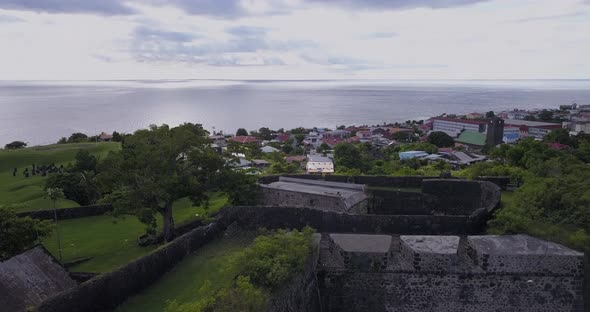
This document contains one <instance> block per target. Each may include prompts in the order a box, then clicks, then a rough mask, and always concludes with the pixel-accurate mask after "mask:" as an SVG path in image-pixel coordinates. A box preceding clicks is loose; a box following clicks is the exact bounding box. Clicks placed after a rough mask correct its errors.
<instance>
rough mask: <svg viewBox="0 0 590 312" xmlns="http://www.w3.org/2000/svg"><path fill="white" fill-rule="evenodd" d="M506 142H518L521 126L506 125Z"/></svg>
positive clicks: (504, 139) (504, 137)
mask: <svg viewBox="0 0 590 312" xmlns="http://www.w3.org/2000/svg"><path fill="white" fill-rule="evenodd" d="M502 140H503V141H504V143H508V144H511V143H516V142H517V141H518V140H520V128H518V127H511V126H508V127H504V136H503V137H502Z"/></svg>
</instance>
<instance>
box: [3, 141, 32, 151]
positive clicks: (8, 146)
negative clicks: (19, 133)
mask: <svg viewBox="0 0 590 312" xmlns="http://www.w3.org/2000/svg"><path fill="white" fill-rule="evenodd" d="M24 147H27V143H25V142H23V141H13V142H10V143H8V144H6V145H4V148H5V149H19V148H24Z"/></svg>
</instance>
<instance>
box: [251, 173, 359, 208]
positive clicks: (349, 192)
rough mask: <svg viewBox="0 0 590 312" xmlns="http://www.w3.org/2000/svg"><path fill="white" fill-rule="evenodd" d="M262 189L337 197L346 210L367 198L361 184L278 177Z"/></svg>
mask: <svg viewBox="0 0 590 312" xmlns="http://www.w3.org/2000/svg"><path fill="white" fill-rule="evenodd" d="M262 187H265V188H271V189H277V190H285V191H291V192H299V193H308V194H316V195H324V196H331V197H338V198H340V199H341V200H342V201H343V202H344V205H345V206H346V207H347V208H350V207H352V206H354V205H356V204H358V203H360V202H362V201H363V200H365V199H366V198H367V195H366V194H365V186H364V185H362V184H351V183H339V182H328V181H321V180H310V179H297V178H286V177H279V181H278V182H273V183H270V184H266V185H262Z"/></svg>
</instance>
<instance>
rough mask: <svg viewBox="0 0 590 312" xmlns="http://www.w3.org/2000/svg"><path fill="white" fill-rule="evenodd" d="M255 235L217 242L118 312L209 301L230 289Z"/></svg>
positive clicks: (137, 311)
mask: <svg viewBox="0 0 590 312" xmlns="http://www.w3.org/2000/svg"><path fill="white" fill-rule="evenodd" d="M254 237H255V235H254V234H253V233H252V234H247V235H244V233H240V234H239V235H236V236H234V237H231V238H229V237H223V238H221V239H218V240H215V241H213V242H211V243H209V244H207V245H205V246H203V247H202V248H200V249H199V250H197V251H196V252H194V253H193V254H191V255H189V256H187V257H186V258H185V259H184V260H183V261H182V262H180V263H179V264H177V265H176V266H175V267H174V268H173V269H172V270H171V271H170V272H168V273H166V274H165V275H164V276H163V277H162V278H161V279H159V280H158V281H157V282H156V283H154V284H153V285H151V286H150V287H149V288H147V289H146V290H144V291H143V292H142V293H140V294H139V295H137V296H134V297H131V298H129V299H128V300H127V301H126V302H125V303H123V304H122V305H121V306H119V307H118V308H117V309H116V310H115V311H117V312H140V311H141V312H145V311H154V312H155V311H158V312H160V311H164V310H165V308H166V306H167V304H168V302H170V301H173V300H176V302H177V303H179V304H185V303H191V302H195V301H198V300H199V299H201V298H204V297H209V296H211V295H212V294H213V293H215V291H216V290H218V289H220V288H222V287H224V286H226V285H228V284H229V283H230V282H231V281H232V279H233V278H234V277H235V276H236V274H237V272H235V271H233V270H232V266H230V265H229V263H230V261H231V258H232V256H233V255H235V254H236V253H237V252H239V251H240V250H242V249H243V248H244V247H246V246H248V245H249V244H250V243H251V242H252V241H253V240H254Z"/></svg>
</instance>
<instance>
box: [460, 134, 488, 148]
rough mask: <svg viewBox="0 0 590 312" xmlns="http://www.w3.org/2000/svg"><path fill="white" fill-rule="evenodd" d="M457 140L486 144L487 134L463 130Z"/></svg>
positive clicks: (473, 143) (472, 143)
mask: <svg viewBox="0 0 590 312" xmlns="http://www.w3.org/2000/svg"><path fill="white" fill-rule="evenodd" d="M455 141H456V142H459V143H465V144H470V145H477V146H484V145H486V134H485V133H482V132H475V131H468V130H466V131H463V132H461V134H460V135H459V137H458V138H456V139H455Z"/></svg>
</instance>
